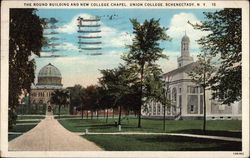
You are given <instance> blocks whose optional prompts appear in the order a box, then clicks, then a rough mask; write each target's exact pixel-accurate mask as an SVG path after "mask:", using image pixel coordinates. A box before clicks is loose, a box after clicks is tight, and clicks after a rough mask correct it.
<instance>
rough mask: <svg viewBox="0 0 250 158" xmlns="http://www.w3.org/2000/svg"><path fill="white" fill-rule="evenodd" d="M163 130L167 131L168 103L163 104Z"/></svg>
mask: <svg viewBox="0 0 250 158" xmlns="http://www.w3.org/2000/svg"><path fill="white" fill-rule="evenodd" d="M163 110H164V111H163V131H164V132H165V131H166V105H164V106H163Z"/></svg>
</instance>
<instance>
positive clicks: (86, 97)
mask: <svg viewBox="0 0 250 158" xmlns="http://www.w3.org/2000/svg"><path fill="white" fill-rule="evenodd" d="M82 103H83V104H84V107H83V108H84V109H86V110H90V111H91V119H93V112H94V111H95V110H97V108H98V107H97V106H98V99H97V85H90V86H87V87H86V89H85V92H84V94H83V98H82ZM87 113H88V111H87Z"/></svg>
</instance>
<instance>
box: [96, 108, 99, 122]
mask: <svg viewBox="0 0 250 158" xmlns="http://www.w3.org/2000/svg"><path fill="white" fill-rule="evenodd" d="M98 118H99V113H98V110H96V119H97V120H98Z"/></svg>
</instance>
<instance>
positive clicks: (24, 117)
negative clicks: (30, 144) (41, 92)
mask: <svg viewBox="0 0 250 158" xmlns="http://www.w3.org/2000/svg"><path fill="white" fill-rule="evenodd" d="M44 118H45V116H44V115H34V116H32V115H18V117H17V120H28V119H44Z"/></svg>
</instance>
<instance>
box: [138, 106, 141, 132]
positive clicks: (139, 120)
mask: <svg viewBox="0 0 250 158" xmlns="http://www.w3.org/2000/svg"><path fill="white" fill-rule="evenodd" d="M138 128H141V106H140V107H139V111H138Z"/></svg>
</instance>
